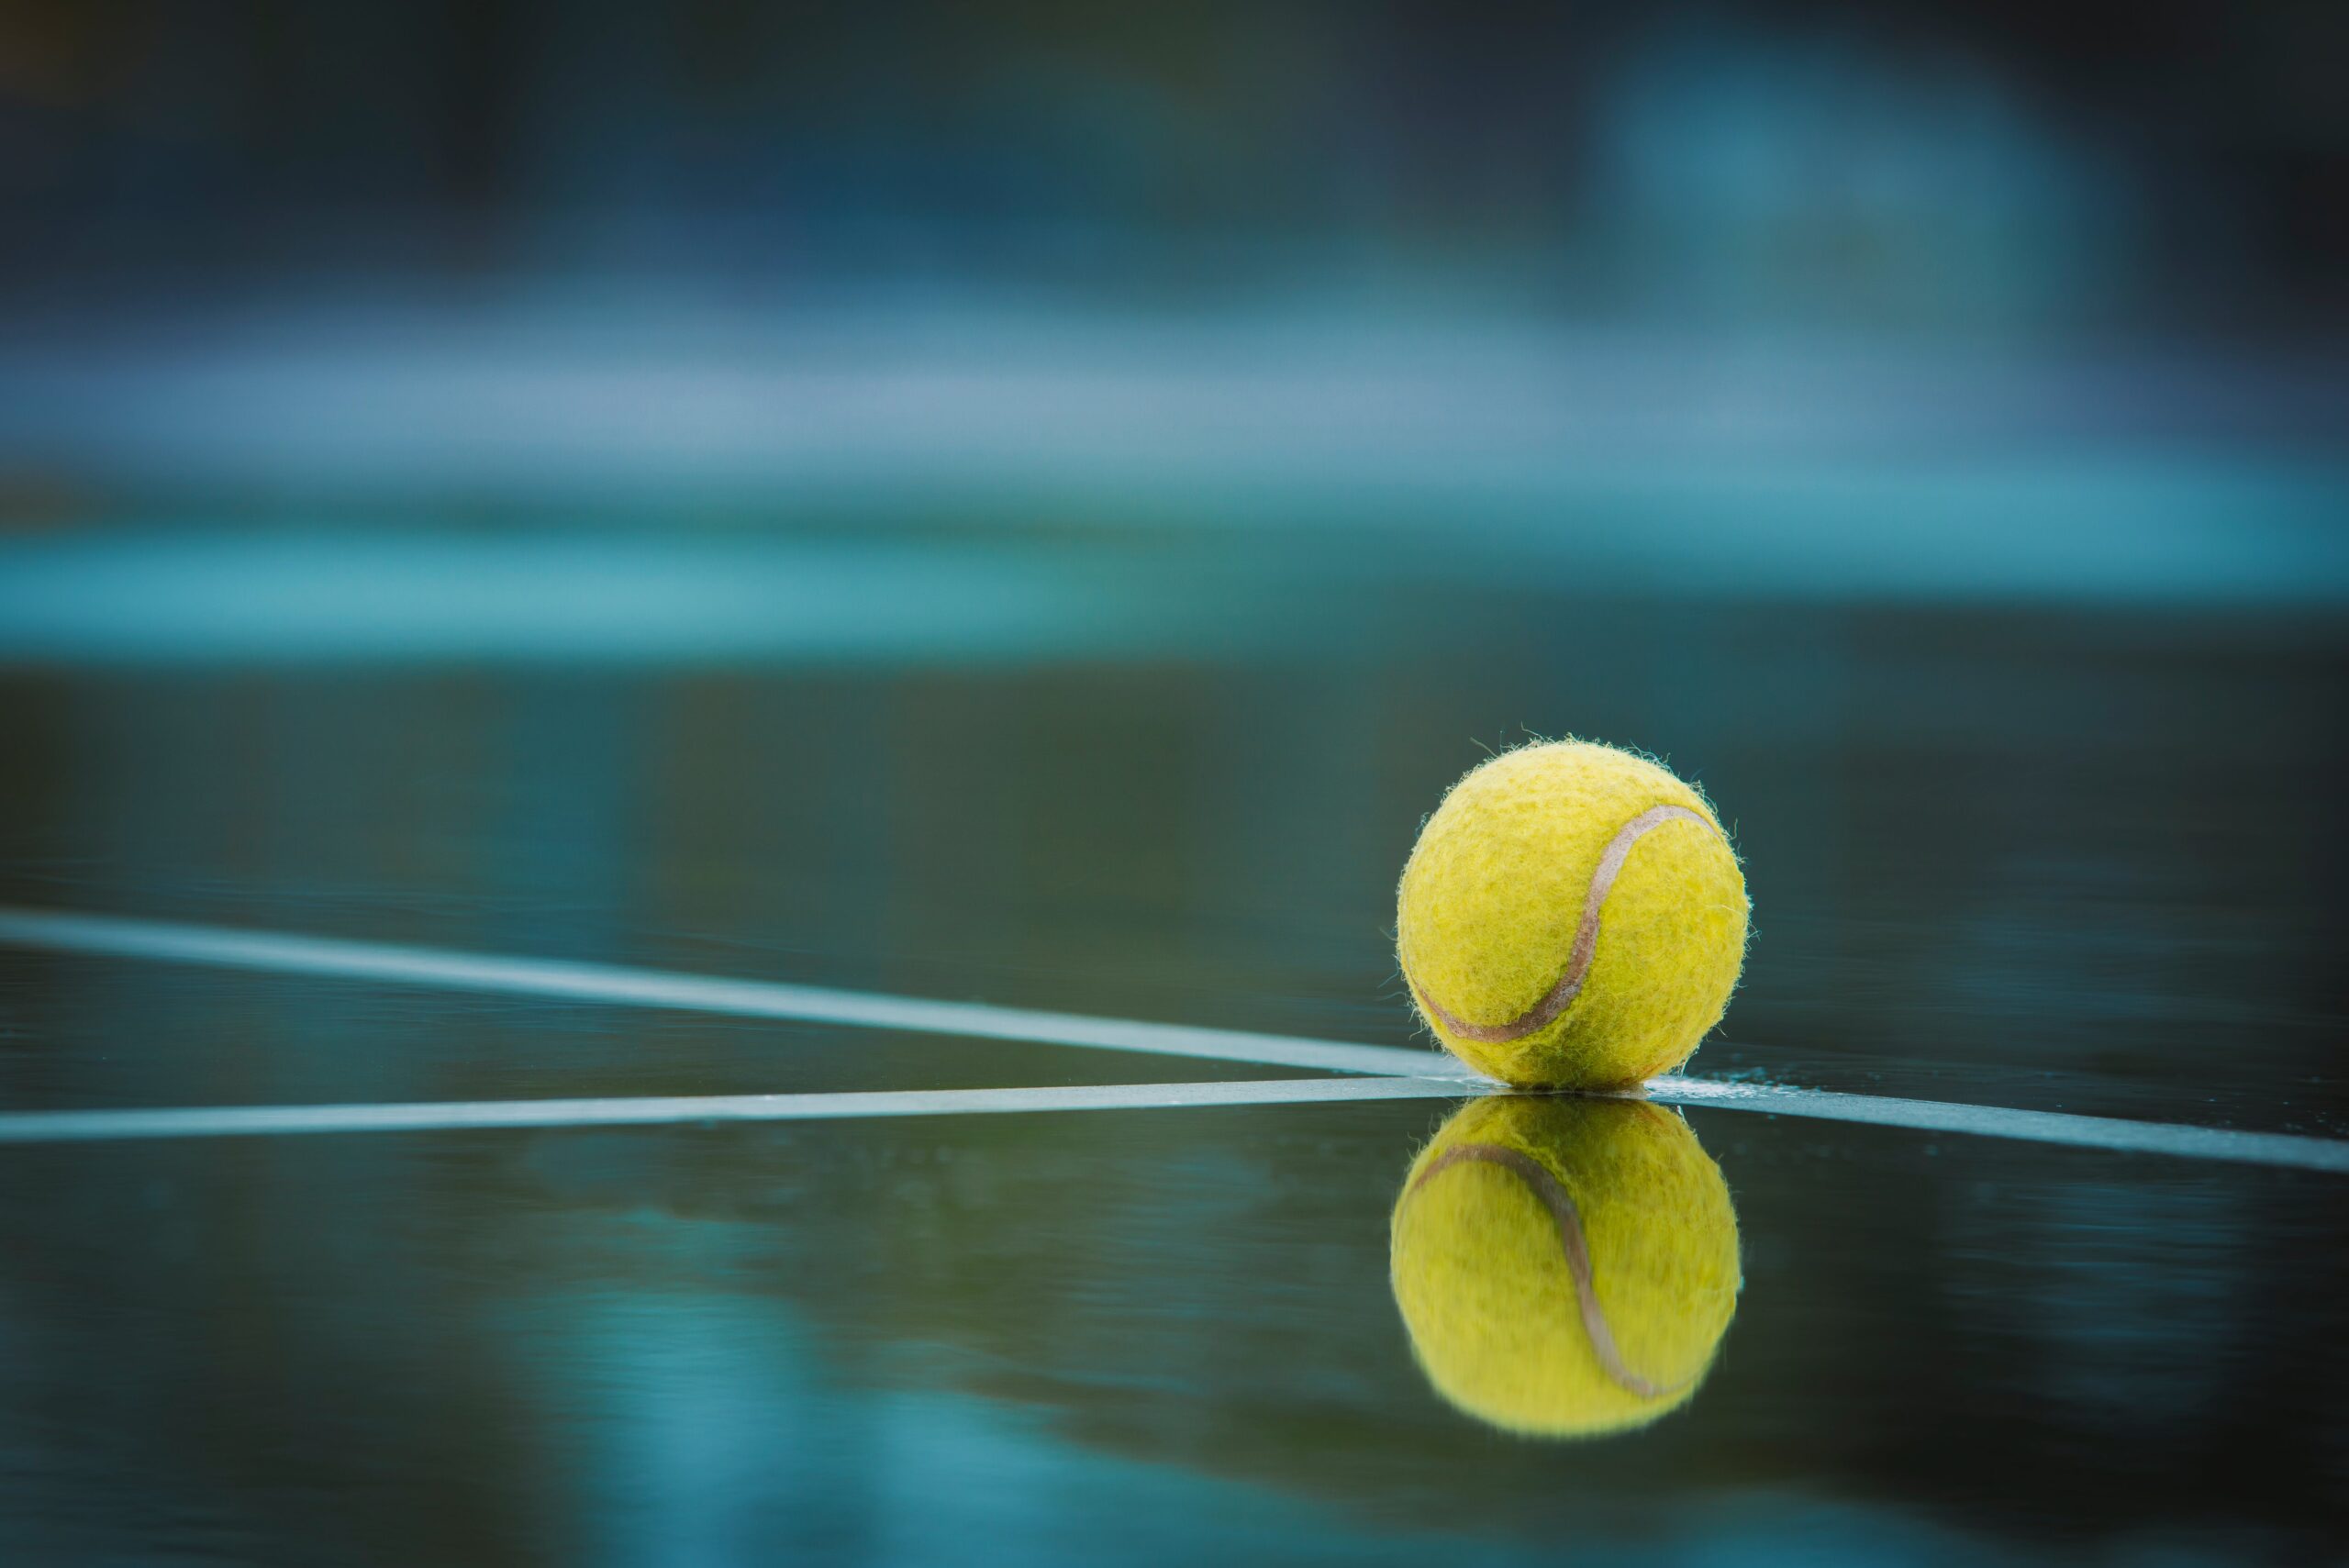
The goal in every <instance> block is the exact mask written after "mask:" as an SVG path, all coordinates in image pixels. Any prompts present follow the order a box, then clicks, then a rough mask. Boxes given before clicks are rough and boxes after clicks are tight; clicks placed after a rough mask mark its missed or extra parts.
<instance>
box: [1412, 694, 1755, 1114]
mask: <svg viewBox="0 0 2349 1568" xmlns="http://www.w3.org/2000/svg"><path fill="white" fill-rule="evenodd" d="M1396 905H1397V906H1396V946H1397V956H1398V957H1399V959H1400V961H1401V963H1402V968H1403V975H1404V978H1405V979H1406V980H1407V981H1408V983H1409V984H1410V988H1411V996H1412V1000H1413V1001H1414V1002H1415V1003H1416V1004H1417V1006H1418V1007H1419V1016H1420V1017H1421V1018H1424V1019H1425V1020H1426V1021H1427V1025H1428V1027H1429V1029H1432V1030H1433V1031H1434V1032H1435V1035H1436V1038H1437V1039H1438V1040H1442V1042H1443V1043H1444V1045H1445V1046H1446V1047H1448V1048H1449V1049H1450V1050H1451V1051H1453V1053H1454V1054H1455V1055H1457V1056H1459V1057H1460V1058H1461V1059H1462V1060H1463V1061H1464V1062H1467V1063H1468V1064H1469V1065H1470V1066H1472V1067H1475V1068H1476V1069H1477V1070H1479V1071H1480V1072H1484V1073H1490V1074H1491V1075H1492V1076H1494V1077H1496V1078H1498V1079H1500V1080H1502V1081H1503V1082H1504V1083H1508V1084H1515V1085H1517V1086H1519V1087H1520V1088H1575V1089H1607V1088H1620V1087H1623V1086H1626V1085H1629V1084H1636V1083H1639V1082H1640V1081H1641V1080H1642V1079H1645V1078H1649V1077H1652V1076H1653V1075H1654V1074H1656V1073H1664V1072H1668V1071H1670V1070H1671V1069H1673V1068H1675V1067H1677V1066H1679V1065H1680V1064H1681V1063H1682V1062H1686V1061H1687V1059H1688V1057H1689V1055H1690V1053H1692V1052H1693V1051H1695V1050H1696V1049H1697V1045H1698V1041H1700V1040H1703V1039H1704V1037H1705V1035H1706V1033H1707V1031H1709V1030H1710V1029H1712V1027H1713V1026H1714V1025H1715V1024H1717V1023H1719V1022H1720V1018H1721V1014H1722V1012H1723V1011H1724V1010H1725V1009H1726V1008H1727V1007H1728V1006H1729V997H1730V993H1731V991H1732V990H1733V989H1735V988H1736V985H1737V977H1738V972H1739V970H1740V969H1741V968H1742V967H1743V964H1744V962H1745V937H1746V915H1747V907H1748V906H1747V902H1746V894H1745V877H1744V875H1743V873H1742V872H1741V871H1740V870H1739V869H1738V863H1737V855H1736V852H1735V851H1733V850H1731V847H1730V842H1729V838H1728V835H1727V834H1726V833H1724V832H1723V831H1722V829H1721V825H1720V819H1719V818H1718V817H1715V816H1714V814H1713V808H1712V806H1710V805H1709V804H1708V803H1707V801H1706V800H1705V797H1704V796H1703V795H1699V794H1698V793H1697V791H1695V790H1694V789H1692V788H1690V787H1689V786H1688V785H1687V784H1683V783H1682V782H1681V781H1680V780H1679V779H1677V778H1675V777H1674V776H1673V775H1672V774H1671V773H1669V772H1667V771H1666V770H1664V768H1661V767H1659V766H1657V765H1656V764H1655V763H1653V762H1649V761H1648V760H1647V759H1645V758H1643V757H1638V756H1634V755H1633V754H1631V752H1629V751H1619V750H1617V749H1616V748H1614V747H1612V746H1601V745H1597V744H1594V743H1592V742H1589V741H1583V740H1560V741H1545V742H1542V743H1540V744H1537V745H1531V746H1523V747H1520V748H1519V749H1518V750H1516V751H1508V752H1504V753H1503V754H1501V755H1500V756H1497V757H1495V758H1494V759H1492V760H1491V761H1490V762H1486V763H1485V764H1484V765H1483V766H1482V767H1479V768H1477V769H1476V770H1475V772H1473V773H1470V774H1468V776H1467V777H1465V778H1464V779H1462V780H1461V781H1460V782H1459V783H1458V784H1454V785H1453V786H1452V789H1451V792H1450V793H1449V794H1447V795H1445V796H1444V797H1443V803H1442V805H1441V806H1437V807H1436V810H1435V814H1434V815H1433V816H1432V817H1429V818H1428V821H1427V826H1426V827H1425V828H1421V829H1420V831H1419V843H1418V844H1417V845H1416V846H1415V847H1414V848H1413V849H1412V851H1411V858H1410V861H1409V862H1408V864H1407V865H1406V866H1405V867H1404V868H1403V881H1402V885H1401V887H1400V888H1399V889H1398V891H1397V900H1396Z"/></svg>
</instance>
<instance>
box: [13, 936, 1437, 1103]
mask: <svg viewBox="0 0 2349 1568" xmlns="http://www.w3.org/2000/svg"><path fill="white" fill-rule="evenodd" d="M0 943H6V944H10V945H13V946H17V947H28V948H45V949H47V950H49V951H53V952H73V953H88V954H94V955H97V956H103V957H109V958H137V959H147V960H150V961H158V962H167V963H194V964H204V965H208V966H211V967H215V968H223V969H254V970H262V971H266V972H268V973H273V974H306V975H314V976H321V977H327V978H332V979H339V980H380V981H385V982H389V983H392V984H404V985H428V986H435V987H439V988H440V989H443V990H451V991H474V992H494V993H498V994H502V995H518V996H538V997H543V998H549V999H556V1000H562V1001H566V1002H595V1003H600V1004H603V1005H606V1006H626V1007H661V1008H673V1009H677V1010H682V1011H687V1012H701V1013H726V1014H730V1015H733V1016H735V1017H739V1018H789V1019H794V1020H796V1021H799V1022H803V1023H823V1024H841V1025H846V1026H849V1027H852V1028H856V1029H899V1030H903V1031H906V1032H908V1033H914V1034H951V1035H961V1036H964V1037H968V1038H972V1039H979V1040H1022V1041H1027V1042H1030V1043H1035V1044H1041V1045H1068V1046H1077V1047H1082V1048H1086V1049H1091V1050H1100V1051H1147V1052H1151V1053H1152V1054H1155V1055H1159V1056H1184V1057H1197V1058H1205V1059H1208V1060H1213V1061H1219V1062H1254V1063H1256V1064H1257V1065H1259V1066H1264V1067H1302V1068H1308V1069H1314V1070H1318V1071H1320V1072H1325V1073H1377V1074H1380V1075H1382V1076H1384V1075H1395V1074H1401V1075H1403V1076H1407V1077H1431V1078H1442V1077H1453V1078H1458V1079H1460V1080H1461V1081H1462V1082H1464V1083H1470V1084H1474V1083H1476V1082H1479V1081H1480V1080H1479V1079H1478V1077H1477V1075H1476V1074H1475V1073H1472V1072H1470V1071H1469V1070H1468V1069H1467V1068H1466V1067H1464V1066H1462V1065H1460V1064H1459V1063H1458V1062H1454V1061H1453V1059H1452V1058H1451V1057H1448V1056H1445V1055H1443V1054H1442V1053H1441V1052H1439V1051H1412V1050H1408V1049H1405V1048H1402V1047H1398V1046H1386V1045H1343V1044H1340V1043H1338V1042H1336V1041H1333V1040H1297V1039H1294V1038H1292V1037H1290V1036H1287V1035H1273V1034H1252V1033H1250V1032H1248V1031H1246V1030H1242V1029H1193V1028H1191V1027H1189V1026H1187V1025H1184V1024H1153V1023H1142V1022H1138V1021H1135V1020H1131V1019H1127V1018H1085V1017H1082V1016H1079V1015H1077V1014H1074V1013H1046V1012H1038V1011H1034V1010H1032V1009H1030V1008H1025V1007H998V1006H990V1005H989V1004H987V1003H985V1002H940V1001H932V1000H930V999H928V998H926V997H919V996H890V995H880V994H878V993H875V992H870V991H841V990H834V989H832V988H830V987H829V986H822V985H795V984H785V983H783V982H779V981H772V980H724V979H719V978H717V977H715V976H711V975H703V974H677V973H670V972H667V971H663V970H655V969H631V968H628V967H626V966H624V965H619V964H606V963H581V962H573V961H570V960H563V959H529V958H495V957H480V956H476V955H474V954H472V953H462V952H449V951H443V950H441V949H438V948H419V947H403V946H397V945H395V944H391V943H386V942H360V941H346V940H341V939H340V938H334V937H302V936H290V935H284V934H279V933H273V932H267V931H239V930H234V929H226V928H222V927H217V926H190V925H182V924H178V923H176V922H173V921H165V920H130V919H123V918H120V917H116V916H111V915H70V914H64V913H61V912H57V911H53V910H45V909H19V908H9V907H6V906H0Z"/></svg>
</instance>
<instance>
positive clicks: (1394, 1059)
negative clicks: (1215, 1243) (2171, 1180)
mask: <svg viewBox="0 0 2349 1568" xmlns="http://www.w3.org/2000/svg"><path fill="white" fill-rule="evenodd" d="M0 944H10V945H15V946H18V947H29V948H40V949H46V950H49V951H59V952H74V953H84V954H91V955H97V956H106V957H115V958H131V959H144V960H151V961H159V962H174V963H193V964H204V965H210V966H215V967H222V968H232V969H250V970H260V971H264V972H267V973H278V974H304V975H313V976H318V977H325V978H337V979H347V980H375V981H383V982H386V983H391V984H413V985H427V986H437V987H441V988H444V989H450V990H461V991H476V992H492V993H499V994H504V995H527V996H538V997H544V998H550V999H558V1000H563V1001H573V1002H592V1003H599V1004H604V1005H608V1006H640V1007H662V1008H676V1009H683V1010H688V1011H697V1012H715V1013H726V1014H732V1015H736V1016H741V1017H750V1018H786V1019H794V1020H797V1021H801V1022H812V1023H829V1024H840V1025H846V1026H851V1027H854V1028H862V1029H901V1030H906V1031H908V1032H914V1033H929V1034H946V1035H959V1036H964V1037H970V1038H976V1039H985V1040H1020V1041H1027V1042H1032V1043H1037V1044H1047V1045H1066V1046H1076V1047H1082V1048H1085V1049H1093V1050H1107V1051H1144V1052H1148V1053H1152V1054H1155V1055H1161V1056H1182V1057H1193V1058H1200V1059H1206V1060H1213V1061H1223V1062H1251V1063H1254V1064H1257V1065H1263V1066H1275V1067H1297V1068H1305V1069H1308V1070H1314V1071H1320V1072H1329V1073H1351V1074H1359V1075H1360V1076H1354V1077H1347V1078H1314V1079H1299V1080H1288V1079H1282V1080H1274V1081H1269V1082H1261V1081H1260V1082H1256V1083H1241V1084H1131V1085H1125V1084H1117V1085H1093V1086H1081V1087H1074V1088H1053V1089H952V1090H921V1091H907V1092H895V1093H875V1094H824V1095H715V1096H702V1097H692V1098H684V1099H674V1098H673V1099H584V1100H521V1101H482V1102H471V1103H455V1104H446V1105H437V1104H424V1105H391V1106H221V1107H217V1108H208V1109H207V1108H191V1109H170V1110H126V1111H31V1112H17V1113H0V1142H28V1141H37V1140H38V1141H54V1140H103V1139H128V1138H164V1137H203V1136H227V1135H232V1134H256V1133H287V1132H361V1131H391V1130H398V1129H411V1130H423V1129H454V1128H493V1127H507V1128H521V1127H594V1126H620V1125H630V1124H647V1125H650V1124H670V1123H680V1122H685V1123H690V1122H702V1121H729V1120H762V1121H778V1120H797V1119H809V1118H838V1117H868V1116H940V1115H950V1114H960V1113H967V1112H986V1111H1057V1110H1097V1109H1120V1108H1131V1109H1141V1108H1151V1107H1163V1106H1190V1105H1270V1104H1283V1103H1287V1104H1308V1103H1314V1102H1320V1101H1343V1100H1367V1099H1425V1098H1442V1097H1444V1096H1447V1095H1453V1096H1464V1095H1476V1094H1488V1093H1491V1092H1493V1091H1494V1090H1496V1089H1497V1087H1498V1085H1497V1084H1493V1083H1492V1082H1491V1081H1490V1080H1488V1079H1486V1078H1483V1077H1480V1076H1478V1075H1477V1074H1475V1073H1472V1072H1470V1071H1469V1070H1468V1069H1467V1068H1465V1067H1464V1066H1461V1065H1459V1064H1458V1063H1456V1062H1453V1061H1452V1060H1451V1059H1450V1058H1449V1057H1445V1056H1442V1055H1439V1054H1438V1053H1436V1052H1434V1051H1414V1050H1408V1049H1405V1048H1401V1047H1397V1046H1378V1045H1345V1044H1341V1043H1339V1042H1336V1041H1332V1040H1298V1039H1295V1038H1293V1037H1290V1036H1287V1035H1273V1034H1255V1033H1251V1032H1248V1031H1245V1030H1239V1029H1195V1028H1192V1027H1189V1026H1187V1025H1182V1024H1155V1023H1143V1022H1138V1021H1134V1020H1130V1019H1123V1018H1086V1017H1082V1016H1079V1015H1076V1014H1071V1013H1048V1012H1038V1011H1033V1010H1030V1009H1027V1008H1020V1007H997V1006H989V1005H988V1004H986V1003H984V1002H940V1001H932V1000H928V999H925V998H921V997H913V996H891V995H880V994H877V993H873V992H863V991H841V990H834V989H830V988H829V987H824V986H815V985H794V984H783V983H778V982H773V981H761V980H724V979H717V978H713V977H710V976H707V975H694V974H674V973H666V972H663V971H660V970H649V969H630V968H627V967H624V966H620V965H615V964H598V963H581V962H570V961H562V960H540V959H510V958H491V957H477V956H474V955H472V954H468V953H458V952H449V951H441V950H439V949H434V948H417V947H403V946H396V945H392V944H387V943H381V942H361V941H346V940H340V939H335V938H327V937H303V936H289V935H280V934H273V933H269V932H259V931H239V930H233V929H223V928H218V927H209V926H192V925H183V924H176V923H173V922H167V921H159V920H132V919H123V918H118V917H113V916H106V915H74V914H64V913H59V912H53V911H48V910H38V909H21V908H8V907H6V906H0ZM1644 1093H1645V1095H1647V1097H1648V1098H1651V1099H1655V1100H1662V1101H1665V1102H1668V1103H1671V1104H1675V1105H1689V1106H1712V1107H1716V1108H1719V1109H1723V1110H1743V1111H1762V1112H1765V1113H1769V1114H1774V1115H1779V1116H1798V1117H1808V1118H1813V1119H1817V1120H1823V1121H1842V1122H1857V1123H1865V1124H1869V1125H1873V1126H1877V1127H1898V1128H1907V1129H1913V1130H1917V1131H1924V1132H1948V1133H1956V1134H1965V1135H1969V1136H1973V1137H1980V1138H2008V1139H2020V1140H2026V1141H2030V1142H2036V1143H2054V1144H2065V1145H2069V1146H2072V1147H2075V1148H2083V1149H2106V1150H2112V1151H2121V1152H2126V1153H2138V1154H2161V1155H2170V1156H2174V1157H2177V1158H2182V1159H2196V1160H2224V1161H2233V1162H2242V1163H2249V1164H2259V1165H2278V1166H2289V1167H2293V1168H2297V1169H2301V1170H2310V1171H2330V1172H2337V1173H2344V1174H2349V1141H2343V1140H2335V1139H2327V1138H2310V1137H2304V1136H2301V1135H2299V1134H2295V1133H2277V1132H2240V1131H2234V1130H2232V1129H2226V1128H2211V1127H2191V1126H2182V1125H2179V1124H2176V1123H2169V1122H2148V1121H2129V1120H2123V1119H2121V1118H2111V1117H2089V1116H2076V1115H2072V1114H2069V1113H2066V1112H2062V1111H2028V1110H2010V1109H2007V1108H2005V1107H2002V1106H1971V1105H1960V1104H1954V1103H1951V1102H1948V1101H1941V1100H1904V1099H1893V1098H1887V1097H1880V1096H1877V1095H1845V1094H1837V1093H1833V1092H1831V1091H1828V1090H1821V1089H1801V1088H1791V1087H1785V1086H1780V1085H1776V1084H1721V1083H1712V1082H1708V1081H1707V1080H1704V1079H1701V1078H1658V1079H1656V1080H1655V1081H1653V1083H1651V1084H1648V1085H1647V1086H1646V1088H1645V1090H1644Z"/></svg>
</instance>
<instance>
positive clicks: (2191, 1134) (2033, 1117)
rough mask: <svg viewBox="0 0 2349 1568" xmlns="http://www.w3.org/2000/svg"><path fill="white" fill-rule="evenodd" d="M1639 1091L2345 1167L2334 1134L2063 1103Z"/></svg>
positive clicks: (1684, 1100) (1688, 1101)
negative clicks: (2095, 1112) (2098, 1111)
mask: <svg viewBox="0 0 2349 1568" xmlns="http://www.w3.org/2000/svg"><path fill="white" fill-rule="evenodd" d="M1645 1093H1646V1097H1647V1098H1649V1099H1651V1100H1663V1101H1665V1102H1667V1103H1669V1104H1672V1105H1676V1106H1719V1107H1720V1108H1721V1109H1723V1110H1735V1111H1763V1112H1766V1113H1771V1114H1775V1115H1778V1116H1799V1117H1809V1118H1814V1119H1816V1120H1820V1121H1850V1122H1862V1123H1865V1124H1866V1125H1868V1126H1871V1127H1905V1128H1911V1129H1916V1130H1918V1131H1920V1132H1954V1133H1966V1134H1971V1135H1973V1136H1975V1137H1977V1138H2013V1139H2021V1140H2024V1141H2026V1142H2031V1143H2065V1144H2070V1145H2072V1146H2074V1147H2076V1148H2080V1149H2110V1150H2116V1151H2121V1152H2124V1153H2130V1154H2168V1155H2174V1156H2176V1157H2177V1158H2179V1159H2186V1160H2228V1161H2232V1162H2237V1163H2241V1164H2248V1165H2288V1166H2292V1167H2294V1168H2296V1169H2299V1170H2303V1171H2334V1172H2339V1173H2342V1174H2344V1175H2349V1142H2344V1141H2343V1140H2340V1139H2337V1138H2309V1137H2305V1136H2303V1135H2301V1134H2299V1133H2295V1132H2240V1131H2237V1130H2235V1129H2232V1128H2224V1127H2191V1126H2187V1125H2184V1124H2181V1123H2178V1122H2166V1121H2127V1120H2123V1119H2121V1118H2119V1117H2102V1116H2076V1115H2074V1114H2073V1113H2071V1112H2069V1111H2020V1110H2009V1109H2008V1108H2007V1107H2006V1106H1969V1105H1960V1104H1957V1103H1955V1102H1954V1101H1949V1100H1902V1099H1894V1098H1891V1097H1890V1096H1887V1095H1840V1094H1836V1093H1834V1092H1833V1091H1831V1090H1828V1089H1798V1088H1792V1087H1788V1086H1786V1085H1783V1084H1722V1083H1716V1082H1712V1081H1710V1080H1708V1079H1703V1078H1655V1079H1652V1080H1650V1081H1649V1083H1648V1084H1647V1086H1646V1091H1645Z"/></svg>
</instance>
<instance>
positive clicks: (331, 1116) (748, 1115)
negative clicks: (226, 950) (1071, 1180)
mask: <svg viewBox="0 0 2349 1568" xmlns="http://www.w3.org/2000/svg"><path fill="white" fill-rule="evenodd" d="M1497 1087H1498V1085H1497V1084H1487V1085H1485V1086H1484V1087H1483V1088H1481V1089H1480V1088H1479V1087H1478V1086H1477V1085H1475V1084H1464V1083H1462V1082H1461V1081H1460V1080H1459V1079H1457V1078H1398V1077H1363V1078H1272V1079H1256V1080H1253V1081H1251V1082H1241V1083H1229V1084H1081V1085H1077V1086H1074V1087H1068V1088H1042V1089H896V1090H884V1091H879V1092H874V1093H852V1094H827V1095H687V1096H683V1097H667V1098H654V1099H600V1100H453V1101H446V1102H441V1103H437V1104H422V1105H385V1106H365V1105H361V1106H199V1107H194V1108H189V1109H178V1108H174V1109H170V1110H119V1111H17V1112H9V1113H0V1144H7V1143H101V1142H118V1141H122V1140H129V1139H155V1138H238V1137H252V1136H257V1135H284V1134H287V1133H303V1132H429V1131H451V1130H470V1129H479V1128H524V1127H669V1126H675V1125H678V1124H680V1123H684V1124H712V1123H717V1122H721V1121H751V1122H772V1121H839V1120H844V1119H850V1118H863V1117H899V1116H972V1115H1002V1114H1005V1113H1008V1112H1016V1111H1105V1110H1162V1109H1165V1108H1168V1107H1171V1106H1275V1105H1295V1104H1298V1103H1307V1104H1316V1105H1318V1104H1326V1103H1328V1102H1331V1101H1343V1100H1441V1099H1456V1098H1458V1097H1460V1096H1461V1095H1464V1094H1478V1093H1490V1092H1491V1091H1492V1090H1493V1089H1495V1088H1497Z"/></svg>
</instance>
